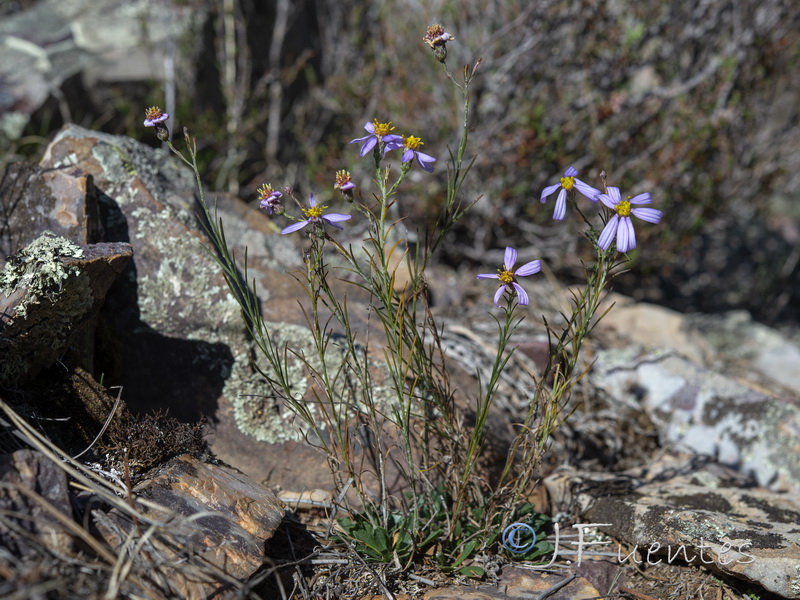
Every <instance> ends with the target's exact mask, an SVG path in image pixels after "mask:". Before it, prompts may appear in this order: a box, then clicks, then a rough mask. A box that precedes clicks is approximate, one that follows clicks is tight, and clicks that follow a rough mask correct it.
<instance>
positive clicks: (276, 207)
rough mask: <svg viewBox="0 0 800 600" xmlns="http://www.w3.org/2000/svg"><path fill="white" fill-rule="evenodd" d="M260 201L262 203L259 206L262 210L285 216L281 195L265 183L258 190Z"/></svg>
mask: <svg viewBox="0 0 800 600" xmlns="http://www.w3.org/2000/svg"><path fill="white" fill-rule="evenodd" d="M257 191H258V199H259V200H260V201H261V202H260V203H259V204H260V206H261V208H263V209H264V210H266V211H267V212H268V213H269V214H275V213H277V214H279V215H282V214H283V203H282V202H281V196H283V194H281V193H280V192H277V191H275V190H273V189H272V186H271V185H270V184H268V183H265V184H264V185H262V186H261V187H260V188H258V190H257Z"/></svg>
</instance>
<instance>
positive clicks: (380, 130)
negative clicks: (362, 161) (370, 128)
mask: <svg viewBox="0 0 800 600" xmlns="http://www.w3.org/2000/svg"><path fill="white" fill-rule="evenodd" d="M372 124H373V125H374V126H375V136H376V137H377V138H378V139H381V138H382V137H383V136H385V135H389V132H390V131H392V130H393V129H394V127H392V122H391V121H389V122H388V123H378V119H374V120H373V121H372Z"/></svg>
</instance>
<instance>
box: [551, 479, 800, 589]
mask: <svg viewBox="0 0 800 600" xmlns="http://www.w3.org/2000/svg"><path fill="white" fill-rule="evenodd" d="M545 485H547V488H548V491H549V492H550V495H551V499H552V501H553V503H554V505H555V506H556V509H557V510H568V511H570V512H571V513H572V514H580V516H581V518H582V519H584V521H583V522H585V523H591V524H593V525H595V526H596V527H597V528H599V529H600V530H602V531H604V532H605V533H607V534H609V535H611V536H613V537H614V538H616V539H618V540H621V541H624V542H625V543H626V544H627V545H628V546H629V547H630V548H635V549H636V550H638V556H631V557H630V559H629V560H634V559H635V560H636V562H640V561H647V562H649V563H650V564H658V563H659V562H669V563H671V562H673V561H678V562H680V561H682V562H684V563H689V564H691V565H695V566H705V567H706V568H709V569H712V570H714V571H717V572H719V573H724V574H727V575H732V576H734V577H737V578H740V579H744V580H746V581H748V582H751V583H754V584H757V585H759V586H761V587H763V588H764V589H765V590H768V591H770V592H772V593H775V594H779V595H781V596H783V597H785V598H800V545H799V544H798V543H797V542H798V539H800V498H797V497H796V496H794V495H787V494H777V493H773V492H769V491H766V490H758V489H739V488H723V487H717V488H711V487H705V486H702V485H696V484H692V483H689V482H688V481H687V480H686V479H685V478H683V477H681V478H673V479H668V480H663V481H658V480H657V479H656V480H654V481H651V482H646V481H644V480H642V479H640V478H637V477H633V476H631V475H625V474H613V475H612V474H608V473H587V472H581V473H579V472H576V471H574V470H572V469H562V470H560V471H558V472H556V473H555V474H553V475H552V476H550V477H549V478H548V479H547V480H546V481H545ZM600 524H602V526H600ZM587 548H588V547H587ZM591 548H592V549H600V550H603V548H598V546H591ZM610 550H611V551H612V552H613V551H614V550H617V548H615V547H613V546H611V548H610ZM636 550H634V552H636ZM618 554H619V553H618ZM630 554H631V550H630V549H626V550H623V551H622V552H621V557H622V558H624V557H626V556H628V555H630ZM622 558H620V559H619V560H620V561H622Z"/></svg>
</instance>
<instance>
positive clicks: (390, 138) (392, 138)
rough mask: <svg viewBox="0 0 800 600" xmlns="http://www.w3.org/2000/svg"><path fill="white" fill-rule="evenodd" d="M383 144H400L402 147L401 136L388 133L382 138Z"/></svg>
mask: <svg viewBox="0 0 800 600" xmlns="http://www.w3.org/2000/svg"><path fill="white" fill-rule="evenodd" d="M383 142H384V143H385V144H400V145H401V146H402V145H403V136H402V135H395V134H393V133H389V134H387V135H385V136H383Z"/></svg>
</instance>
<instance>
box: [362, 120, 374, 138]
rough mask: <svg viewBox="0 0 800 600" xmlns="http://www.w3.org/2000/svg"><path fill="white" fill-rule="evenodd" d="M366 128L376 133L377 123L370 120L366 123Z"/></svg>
mask: <svg viewBox="0 0 800 600" xmlns="http://www.w3.org/2000/svg"><path fill="white" fill-rule="evenodd" d="M364 129H366V130H367V131H369V132H370V133H371V134H373V135H374V134H375V125H374V124H372V123H370V122H369V121H367V123H366V124H365V125H364Z"/></svg>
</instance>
